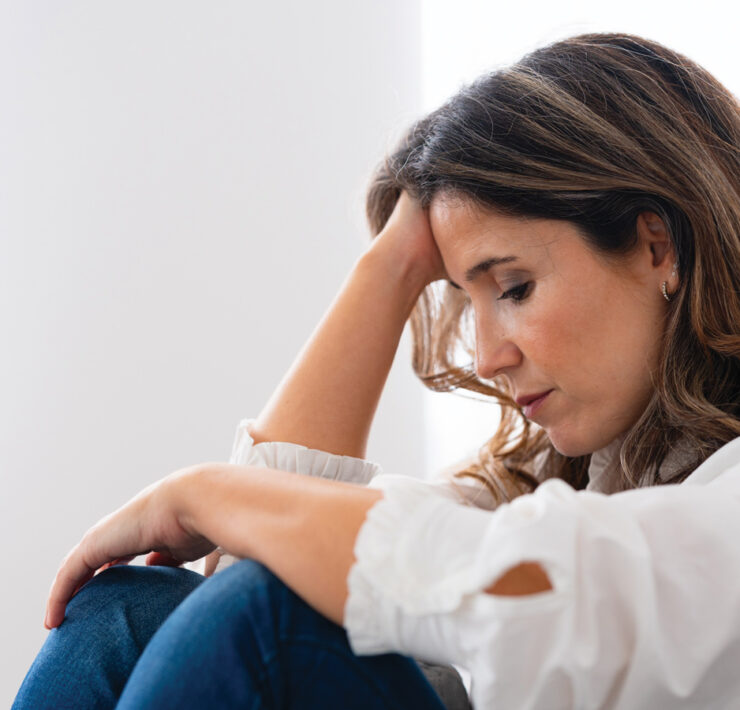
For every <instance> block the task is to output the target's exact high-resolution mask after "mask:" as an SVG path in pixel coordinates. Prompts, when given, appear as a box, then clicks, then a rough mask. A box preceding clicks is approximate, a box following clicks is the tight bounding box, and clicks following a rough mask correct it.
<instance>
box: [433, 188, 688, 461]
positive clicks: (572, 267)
mask: <svg viewBox="0 0 740 710" xmlns="http://www.w3.org/2000/svg"><path fill="white" fill-rule="evenodd" d="M429 220H430V224H431V227H432V233H433V235H434V238H435V241H436V242H437V245H438V247H439V250H440V253H441V254H442V258H443V260H444V263H445V267H446V270H447V274H448V275H449V278H450V280H451V281H453V282H454V283H455V284H457V285H459V286H460V287H461V288H463V289H464V290H465V291H466V292H467V294H468V295H469V297H470V300H471V302H472V306H473V309H474V312H475V330H476V370H477V373H478V375H479V376H480V377H482V378H485V379H491V378H493V377H495V376H501V377H503V378H505V379H506V380H508V384H509V385H510V388H511V392H512V394H513V396H514V398H516V399H518V398H520V397H522V396H524V395H532V394H539V393H542V392H546V391H548V390H552V391H551V392H550V394H549V395H548V396H547V398H546V399H544V400H543V401H542V404H541V405H540V407H539V409H537V410H536V411H534V412H533V413H532V414H531V418H532V420H533V421H535V422H536V423H537V424H539V425H540V426H542V427H543V428H544V429H545V430H546V432H547V434H548V436H549V438H550V441H551V442H552V444H553V445H554V447H555V448H556V449H557V450H558V451H560V452H561V453H563V454H565V455H567V456H580V455H583V454H587V453H592V452H593V451H596V450H597V449H600V448H602V447H603V446H606V445H607V444H609V443H610V442H611V441H612V440H613V439H614V438H615V437H616V436H618V435H620V434H622V433H623V432H625V431H626V430H627V429H629V428H630V427H631V426H632V424H634V422H635V421H636V420H637V418H638V417H639V415H640V414H641V412H642V411H643V410H644V409H645V407H646V406H647V403H648V401H649V399H650V397H651V392H652V385H651V379H650V373H651V371H653V370H654V369H655V367H656V365H657V362H658V356H659V342H660V338H661V334H662V332H663V322H664V318H665V313H666V307H667V306H668V303H667V302H666V300H665V298H664V297H663V295H662V293H661V290H660V285H661V283H662V281H668V290H669V292H672V291H673V289H674V288H675V287H676V285H677V283H676V279H677V277H676V276H675V275H674V276H673V277H671V270H672V266H673V262H674V254H673V251H672V248H671V246H670V241H669V240H668V239H667V237H666V234H665V229H664V226H663V223H662V222H661V220H660V219H659V218H658V217H657V216H656V215H652V214H651V213H644V214H643V215H641V216H640V218H638V224H637V227H638V235H639V237H640V245H639V248H638V249H637V251H636V252H635V253H634V254H633V255H631V256H630V257H629V259H627V260H625V259H623V260H622V261H620V262H617V263H615V264H609V263H607V262H606V261H605V260H604V258H603V257H600V256H597V254H596V253H595V252H594V251H593V249H592V248H591V247H589V246H588V245H587V244H586V242H585V241H584V239H583V237H582V236H581V235H580V233H579V231H578V230H577V228H576V227H575V226H574V225H573V224H571V223H569V222H563V221H559V220H549V219H532V218H518V217H509V216H504V215H502V214H499V213H497V212H494V211H487V210H486V211H484V210H481V209H480V208H478V207H476V206H474V205H472V204H471V203H469V202H464V201H460V200H455V199H450V198H445V197H443V196H438V197H436V198H435V199H434V200H433V201H432V204H431V205H430V208H429ZM490 259H505V260H506V261H504V262H502V263H499V264H493V265H490V266H489V267H488V268H485V264H484V262H486V261H487V260H490ZM481 264H484V265H483V266H480V267H479V268H478V269H477V270H476V271H472V270H473V269H474V267H478V266H479V265H481Z"/></svg>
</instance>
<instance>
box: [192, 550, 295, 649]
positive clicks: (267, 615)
mask: <svg viewBox="0 0 740 710" xmlns="http://www.w3.org/2000/svg"><path fill="white" fill-rule="evenodd" d="M296 601H297V602H298V603H300V601H301V600H300V599H299V598H298V597H296V596H295V594H294V593H293V592H292V591H291V590H290V589H289V588H288V587H287V586H286V585H285V584H284V583H283V582H282V580H281V579H280V578H279V577H277V576H276V575H275V574H273V573H272V572H271V571H270V570H269V569H268V568H267V567H265V566H264V565H263V564H261V563H260V562H256V561H255V560H252V559H243V560H239V561H238V562H235V563H234V564H232V565H230V566H229V567H227V568H226V569H224V570H222V571H220V572H217V573H216V574H214V575H213V576H212V577H209V578H208V580H207V582H206V583H205V584H204V585H203V586H202V587H201V588H200V589H199V590H198V592H197V593H196V594H193V596H192V597H191V598H190V599H189V600H187V602H186V603H185V604H184V605H183V606H184V608H186V609H188V613H189V615H190V617H191V618H201V619H204V623H205V619H206V616H205V615H204V614H203V613H201V612H206V613H207V619H208V622H207V623H208V625H209V627H210V628H211V631H212V632H213V633H218V634H223V635H226V636H233V635H241V634H245V635H252V634H254V633H255V632H258V633H259V634H261V635H262V634H265V633H269V634H272V633H274V632H275V631H276V630H277V628H278V626H279V621H280V618H281V617H282V616H283V615H284V614H285V613H286V612H287V611H288V610H289V609H290V608H291V607H293V606H294V605H295V603H296ZM196 606H197V607H198V609H197V610H196V609H195V607H196ZM189 607H193V608H192V609H190V608H189Z"/></svg>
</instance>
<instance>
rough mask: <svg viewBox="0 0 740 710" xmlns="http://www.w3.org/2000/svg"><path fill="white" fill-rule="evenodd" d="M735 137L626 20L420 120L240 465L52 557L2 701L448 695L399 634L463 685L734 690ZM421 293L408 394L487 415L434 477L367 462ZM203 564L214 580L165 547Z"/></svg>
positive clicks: (115, 517) (496, 697) (503, 74)
mask: <svg viewBox="0 0 740 710" xmlns="http://www.w3.org/2000/svg"><path fill="white" fill-rule="evenodd" d="M739 146H740V118H739V115H738V104H737V102H736V100H735V98H734V97H733V96H732V95H731V94H730V93H728V92H727V90H726V89H724V88H723V87H722V86H721V85H720V84H719V83H718V82H717V81H716V80H715V79H714V78H713V77H711V76H710V75H709V74H708V73H707V72H705V71H704V70H702V69H701V68H700V67H698V66H697V65H696V64H694V63H693V62H691V61H690V60H688V59H686V58H685V57H683V56H681V55H679V54H677V53H675V52H672V51H670V50H668V49H666V48H664V47H662V46H660V45H658V44H655V43H653V42H649V41H647V40H644V39H641V38H637V37H633V36H627V35H606V34H604V35H599V34H597V35H584V36H579V37H574V38H571V39H569V40H565V41H562V42H558V43H555V44H553V45H550V46H548V47H545V48H543V49H540V50H537V51H535V52H533V53H532V54H530V55H527V56H526V57H524V58H523V59H522V60H521V61H520V62H518V63H517V64H515V65H513V66H511V67H509V68H506V69H502V70H500V71H497V72H495V73H493V74H490V75H486V76H483V77H481V78H480V79H479V80H477V81H476V82H474V83H472V84H471V85H470V86H467V87H465V88H463V89H462V90H461V91H460V92H459V93H458V94H457V95H456V96H454V97H453V98H452V99H450V100H449V101H448V102H447V103H446V104H445V105H443V106H442V107H440V108H439V109H438V110H436V111H434V112H433V113H432V114H430V115H429V116H427V117H425V118H424V119H422V120H420V121H419V122H418V123H417V124H416V125H415V126H414V127H413V128H412V129H411V130H410V132H409V133H408V135H407V136H406V138H405V139H404V141H402V144H401V145H400V146H399V147H398V149H397V150H396V151H395V152H394V153H393V155H391V156H390V157H389V158H388V160H386V161H385V163H384V164H383V166H382V167H381V168H380V170H379V172H378V173H377V175H376V176H375V179H374V181H373V184H372V186H371V189H370V192H369V195H368V215H369V218H370V222H371V226H372V228H373V232H374V233H375V234H376V235H377V236H376V238H375V239H374V241H373V243H372V245H371V246H370V247H369V249H368V250H367V251H366V253H365V254H363V255H362V257H361V258H360V259H359V260H358V262H357V263H356V265H355V267H354V268H353V270H352V272H351V274H350V275H349V277H348V279H347V281H346V282H345V284H344V286H343V287H342V290H341V291H340V293H339V295H338V297H337V299H336V300H335V302H334V303H333V305H332V307H331V308H330V310H329V312H328V313H327V315H326V317H325V318H324V319H323V321H322V322H321V323H320V324H319V326H318V328H317V330H316V332H315V333H314V334H313V336H312V338H311V339H310V341H309V343H308V344H307V345H306V347H305V348H304V350H303V351H302V352H301V354H300V355H299V357H298V359H297V360H296V363H295V364H294V366H293V367H292V369H291V370H290V371H289V372H288V374H287V375H286V377H285V378H284V380H283V382H282V383H281V385H280V386H279V388H278V389H277V391H276V392H275V394H274V395H273V397H272V399H271V400H270V402H269V403H268V404H267V406H266V407H265V409H264V411H263V412H262V413H261V414H260V416H259V417H258V418H257V419H256V420H254V421H245V422H243V423H242V424H241V425H240V427H239V428H238V430H237V433H238V437H237V440H236V442H235V447H234V452H233V454H232V458H231V461H230V463H229V464H224V463H219V462H213V463H204V464H199V465H195V466H192V467H189V468H186V469H182V470H179V471H176V472H174V473H173V474H171V475H170V476H167V477H166V478H164V479H162V480H161V481H158V482H157V483H155V484H153V485H151V486H149V487H148V488H146V489H144V490H143V491H142V492H141V493H140V494H139V495H137V496H136V497H135V498H134V499H133V500H131V501H130V502H128V503H127V504H126V505H125V506H123V507H122V508H120V509H119V510H117V511H116V512H114V513H112V514H111V515H109V516H107V517H106V518H103V520H101V521H100V522H98V523H97V524H96V525H95V526H93V528H91V529H90V530H89V531H88V533H86V535H85V536H84V537H83V539H82V541H81V542H80V544H79V545H77V546H76V547H75V548H74V549H73V550H72V551H71V552H70V553H69V554H68V555H67V557H66V558H65V559H64V561H63V563H62V565H61V567H60V569H59V572H58V573H57V576H56V578H55V580H54V583H53V585H52V588H51V591H50V596H49V602H48V606H47V617H46V624H47V627H48V628H52V631H51V633H50V634H49V637H48V639H47V641H46V644H45V646H44V647H43V648H42V650H41V653H40V654H39V656H38V658H37V659H36V661H35V662H34V665H33V666H32V668H31V670H30V671H29V673H28V675H27V677H26V680H25V681H24V684H23V686H22V688H21V690H20V692H19V694H18V698H17V699H16V705H17V707H44V706H47V705H48V706H54V707H61V706H63V705H64V703H67V702H68V703H71V704H75V703H76V706H77V707H84V706H86V705H95V706H97V705H105V704H108V705H111V706H112V705H114V704H115V703H116V701H117V700H119V697H120V701H119V707H125V708H144V707H157V708H159V707H211V706H223V707H262V706H265V707H273V706H275V707H277V706H280V707H283V706H286V707H324V708H326V707H348V708H349V707H352V708H365V707H367V708H380V707H397V708H406V707H413V708H441V707H444V705H443V702H447V701H445V700H444V698H442V697H441V695H440V694H439V693H437V692H435V690H434V689H433V688H432V686H431V685H430V683H429V682H428V681H427V679H426V678H425V676H424V675H423V674H422V673H421V672H420V670H419V669H420V665H419V663H417V662H416V661H414V660H412V658H416V659H419V660H420V661H422V662H431V663H438V664H457V665H460V666H464V667H466V668H468V669H469V670H470V672H471V674H472V701H473V705H474V707H476V708H489V707H496V708H499V707H503V708H548V709H552V708H601V707H609V708H630V709H631V710H634V709H635V708H640V707H647V706H650V707H671V708H679V707H685V708H708V707H713V708H726V707H731V706H732V704H733V703H734V702H736V698H738V697H740V680H738V676H737V673H735V670H734V669H735V667H736V665H737V663H738V662H739V661H740V643H739V641H740V630H739V629H740V626H739V623H738V622H740V583H738V582H737V581H736V580H737V579H738V578H739V575H738V574H737V571H738V569H740V550H739V549H738V548H739V546H738V545H737V542H736V541H737V539H738V535H740V516H738V515H737V512H736V511H737V504H738V498H739V497H740V326H739V324H740V288H739V287H738V286H739V285H740V160H739V158H738V147H739ZM409 317H411V323H412V327H413V333H414V344H415V347H414V368H415V370H416V372H417V373H418V374H419V375H420V377H421V378H422V379H423V380H424V382H425V383H426V384H427V385H428V386H430V387H432V388H433V389H438V390H447V389H453V388H455V387H464V388H467V389H471V390H476V391H479V392H483V393H485V394H489V395H491V396H492V397H493V398H494V399H495V400H496V401H497V402H499V403H500V405H501V407H502V419H501V425H500V427H499V429H498V431H497V432H496V434H495V435H494V437H493V438H492V439H491V441H490V442H488V444H487V445H486V446H484V447H483V448H482V449H481V454H480V457H479V459H478V460H477V461H476V462H474V463H473V464H471V465H470V466H468V467H467V468H466V469H465V470H463V471H461V472H459V474H458V475H456V476H455V477H454V480H450V481H448V482H438V483H433V482H425V481H420V480H418V479H415V478H413V477H405V476H392V475H378V476H375V475H374V474H375V473H377V467H376V466H375V465H374V464H372V463H370V462H367V461H365V460H364V459H363V457H364V453H365V446H366V441H367V437H368V431H369V428H370V424H371V420H372V416H373V414H374V411H375V408H376V405H377V402H378V399H379V396H380V393H381V390H382V387H383V384H384V382H385V378H386V375H387V373H388V370H389V367H390V365H391V362H392V359H393V355H394V353H395V351H396V347H397V344H398V340H399V337H400V335H401V332H402V329H403V326H404V323H405V322H406V320H407V319H408V318H409ZM473 334H474V335H473ZM466 354H467V355H469V356H470V357H471V358H474V366H467V365H466V363H465V362H463V363H462V364H461V363H460V358H461V356H464V355H466ZM301 473H303V474H309V475H300V474H301ZM331 478H335V479H340V480H326V479H331ZM322 479H323V480H322ZM368 480H369V481H370V482H369V484H367V481H368ZM366 484H367V485H366ZM676 484H681V485H676ZM607 494H613V495H607ZM147 552H148V553H150V554H149V556H148V557H147V564H148V565H152V566H149V567H127V566H125V564H123V565H122V564H116V563H120V562H123V563H125V562H127V561H130V560H131V559H133V557H134V556H135V555H137V554H142V553H147ZM221 553H228V554H226V555H225V556H224V557H220V555H221ZM204 555H207V557H206V558H205V571H206V573H207V574H208V575H209V578H208V579H206V578H205V577H203V576H202V575H198V574H197V573H196V572H194V571H192V570H187V569H181V568H178V567H177V565H179V564H181V563H182V562H184V561H192V560H196V559H198V558H202V557H203V556H204ZM229 561H231V562H232V563H231V564H230V565H229V564H227V563H228V562H229ZM111 563H113V564H115V566H112V567H111V566H110V565H111ZM222 567H227V569H224V570H223V571H221V568H222ZM101 568H102V569H103V570H104V571H103V572H102V573H100V574H97V575H95V576H94V577H93V575H94V574H95V573H96V572H97V571H98V570H100V569H101ZM214 568H215V569H216V570H217V573H216V574H213V570H214ZM83 585H84V586H83ZM65 612H66V619H65ZM63 620H64V622H63ZM62 622H63V623H62ZM108 629H111V630H112V631H113V634H108V633H106V630H108ZM345 632H346V633H345ZM124 685H125V688H124ZM448 704H449V703H448Z"/></svg>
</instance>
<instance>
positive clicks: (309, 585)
mask: <svg viewBox="0 0 740 710" xmlns="http://www.w3.org/2000/svg"><path fill="white" fill-rule="evenodd" d="M381 497H382V493H381V492H380V491H377V490H374V489H370V488H364V487H362V486H357V485H353V484H349V483H342V482H339V481H328V480H323V479H315V478H309V477H307V476H301V475H299V474H295V473H288V472H285V471H277V470H274V469H265V468H256V467H246V466H235V465H232V464H222V463H212V464H207V465H204V466H202V467H200V468H199V470H198V471H197V472H196V473H194V474H193V475H189V476H188V477H186V478H183V479H182V480H180V481H179V482H178V483H177V491H176V495H175V500H176V503H175V505H176V507H177V511H178V519H179V520H180V522H181V524H182V526H183V527H185V528H186V529H188V530H195V531H197V532H198V533H199V534H201V535H203V536H205V537H206V538H208V539H209V540H210V541H211V542H212V543H214V544H216V545H219V546H220V547H222V548H223V549H225V550H226V551H227V552H229V553H230V554H233V555H234V556H235V557H239V558H245V557H249V558H252V559H255V560H257V561H259V562H261V563H262V564H264V565H265V566H266V567H268V568H269V569H270V570H272V572H274V573H275V574H276V575H277V576H278V577H280V579H282V580H283V582H285V584H287V585H288V586H289V587H290V588H291V589H293V591H295V592H296V593H297V594H298V595H299V596H300V597H302V598H303V599H304V600H305V601H306V602H307V603H308V604H310V605H311V606H312V607H313V608H315V609H316V610H317V611H319V612H320V613H321V614H323V615H324V616H326V617H327V618H329V619H331V620H332V621H334V622H335V623H337V624H341V623H342V620H343V614H344V606H345V603H346V600H347V575H348V574H349V570H350V568H351V566H352V564H353V562H354V553H353V550H354V544H355V539H356V537H357V533H358V532H359V529H360V527H361V526H362V523H363V522H364V520H365V516H366V514H367V511H368V510H369V509H370V508H371V507H372V506H373V504H374V503H376V502H377V501H378V500H379V499H380V498H381Z"/></svg>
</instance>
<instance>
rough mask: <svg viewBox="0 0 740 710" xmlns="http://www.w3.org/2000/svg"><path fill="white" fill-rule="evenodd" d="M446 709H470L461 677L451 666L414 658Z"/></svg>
mask: <svg viewBox="0 0 740 710" xmlns="http://www.w3.org/2000/svg"><path fill="white" fill-rule="evenodd" d="M414 660H415V661H416V664H417V665H418V666H419V668H420V669H421V672H422V673H423V674H424V675H425V676H426V678H427V680H428V681H429V683H430V685H431V686H432V687H433V688H434V690H435V691H436V692H437V695H439V697H440V698H441V699H442V702H443V703H444V705H445V707H446V708H447V710H472V705H471V704H470V698H468V693H467V691H466V690H465V685H464V684H463V681H462V678H461V677H460V674H459V673H458V672H457V670H456V669H455V668H454V667H453V666H438V665H435V664H433V663H425V662H424V661H419V660H417V659H414Z"/></svg>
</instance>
